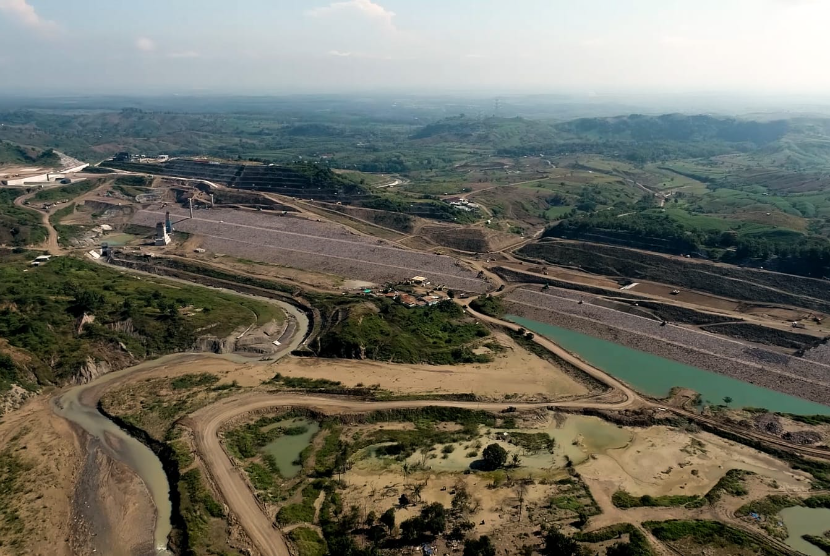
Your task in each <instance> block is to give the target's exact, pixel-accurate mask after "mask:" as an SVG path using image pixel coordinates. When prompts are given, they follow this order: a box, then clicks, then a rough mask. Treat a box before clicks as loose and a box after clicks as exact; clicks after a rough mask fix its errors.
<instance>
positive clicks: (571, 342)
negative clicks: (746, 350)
mask: <svg viewBox="0 0 830 556" xmlns="http://www.w3.org/2000/svg"><path fill="white" fill-rule="evenodd" d="M506 318H507V319H508V320H511V321H513V322H515V323H516V324H519V325H521V326H523V327H525V328H527V329H528V330H532V331H533V332H535V333H536V334H541V335H542V336H545V337H546V338H550V339H551V340H553V341H554V342H556V343H557V344H559V345H561V346H562V347H563V348H565V349H566V350H568V351H570V352H572V353H574V354H576V355H578V356H579V357H581V358H582V359H584V360H585V361H587V362H588V363H590V364H591V365H594V366H595V367H597V368H600V369H602V370H603V371H605V372H607V373H608V374H610V375H612V376H615V377H617V378H619V379H620V380H623V381H625V382H626V383H627V384H629V385H630V386H631V387H632V388H635V389H636V390H639V391H640V392H642V393H644V394H646V395H649V396H654V397H657V398H664V397H666V396H668V395H669V391H670V390H671V389H672V388H674V387H676V386H683V387H686V388H690V389H692V390H694V391H695V392H698V393H700V395H701V396H702V397H703V399H704V400H706V401H709V402H711V403H715V404H719V403H721V400H722V399H723V398H724V396H729V397H731V398H732V403H731V406H732V407H763V408H765V409H769V410H770V411H781V412H785V413H795V414H798V415H830V407H828V406H826V405H822V404H818V403H814V402H810V401H807V400H802V399H800V398H796V397H795V396H788V395H787V394H782V393H780V392H775V391H773V390H769V389H767V388H762V387H760V386H755V385H754V384H749V383H746V382H742V381H740V380H736V379H734V378H730V377H728V376H724V375H720V374H717V373H713V372H710V371H705V370H703V369H698V368H696V367H691V366H689V365H684V364H682V363H677V362H675V361H671V360H669V359H664V358H663V357H657V356H656V355H651V354H649V353H644V352H642V351H638V350H636V349H631V348H627V347H625V346H621V345H619V344H615V343H613V342H609V341H606V340H601V339H599V338H594V337H592V336H588V335H586V334H581V333H579V332H573V331H571V330H566V329H564V328H560V327H558V326H551V325H549V324H544V323H541V322H536V321H533V320H529V319H524V318H521V317H516V316H512V315H510V316H508V317H506Z"/></svg>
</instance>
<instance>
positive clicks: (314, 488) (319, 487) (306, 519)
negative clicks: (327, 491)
mask: <svg viewBox="0 0 830 556" xmlns="http://www.w3.org/2000/svg"><path fill="white" fill-rule="evenodd" d="M325 487H326V482H325V481H323V480H322V479H317V480H315V481H313V482H311V483H309V484H308V485H306V486H305V487H304V488H303V492H302V496H303V498H302V502H300V503H298V504H288V505H287V506H283V507H282V508H280V511H279V512H277V517H276V520H277V523H279V524H280V525H281V526H286V525H291V524H292V523H312V522H313V521H314V502H315V501H316V500H317V498H318V497H319V496H320V493H321V492H322V491H323V489H324V488H325Z"/></svg>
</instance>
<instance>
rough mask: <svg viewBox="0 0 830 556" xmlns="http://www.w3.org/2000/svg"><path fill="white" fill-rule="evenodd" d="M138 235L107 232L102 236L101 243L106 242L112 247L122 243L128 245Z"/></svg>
mask: <svg viewBox="0 0 830 556" xmlns="http://www.w3.org/2000/svg"><path fill="white" fill-rule="evenodd" d="M135 238H136V236H134V235H132V234H118V233H116V234H107V235H105V236H101V239H100V241H101V243H106V244H108V245H110V246H111V247H118V246H121V245H127V244H128V243H129V242H131V241H133V240H134V239H135Z"/></svg>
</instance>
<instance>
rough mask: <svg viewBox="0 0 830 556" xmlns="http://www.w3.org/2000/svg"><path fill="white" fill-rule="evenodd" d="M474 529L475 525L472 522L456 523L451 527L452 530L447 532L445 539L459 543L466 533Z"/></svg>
mask: <svg viewBox="0 0 830 556" xmlns="http://www.w3.org/2000/svg"><path fill="white" fill-rule="evenodd" d="M475 528H476V526H475V523H473V522H472V521H469V520H466V519H465V520H464V521H457V522H456V523H455V525H453V526H452V530H451V531H450V532H449V534H448V535H447V537H448V538H449V539H452V540H455V541H460V540H461V539H463V538H464V537H466V536H467V533H469V532H470V531H472V530H473V529H475Z"/></svg>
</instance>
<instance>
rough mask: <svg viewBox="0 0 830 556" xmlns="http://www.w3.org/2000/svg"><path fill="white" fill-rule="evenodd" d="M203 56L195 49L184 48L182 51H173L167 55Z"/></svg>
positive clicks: (180, 56)
mask: <svg viewBox="0 0 830 556" xmlns="http://www.w3.org/2000/svg"><path fill="white" fill-rule="evenodd" d="M199 56H201V54H199V53H198V52H196V51H195V50H183V51H181V52H171V53H169V54H168V55H167V57H168V58H198V57H199Z"/></svg>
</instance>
